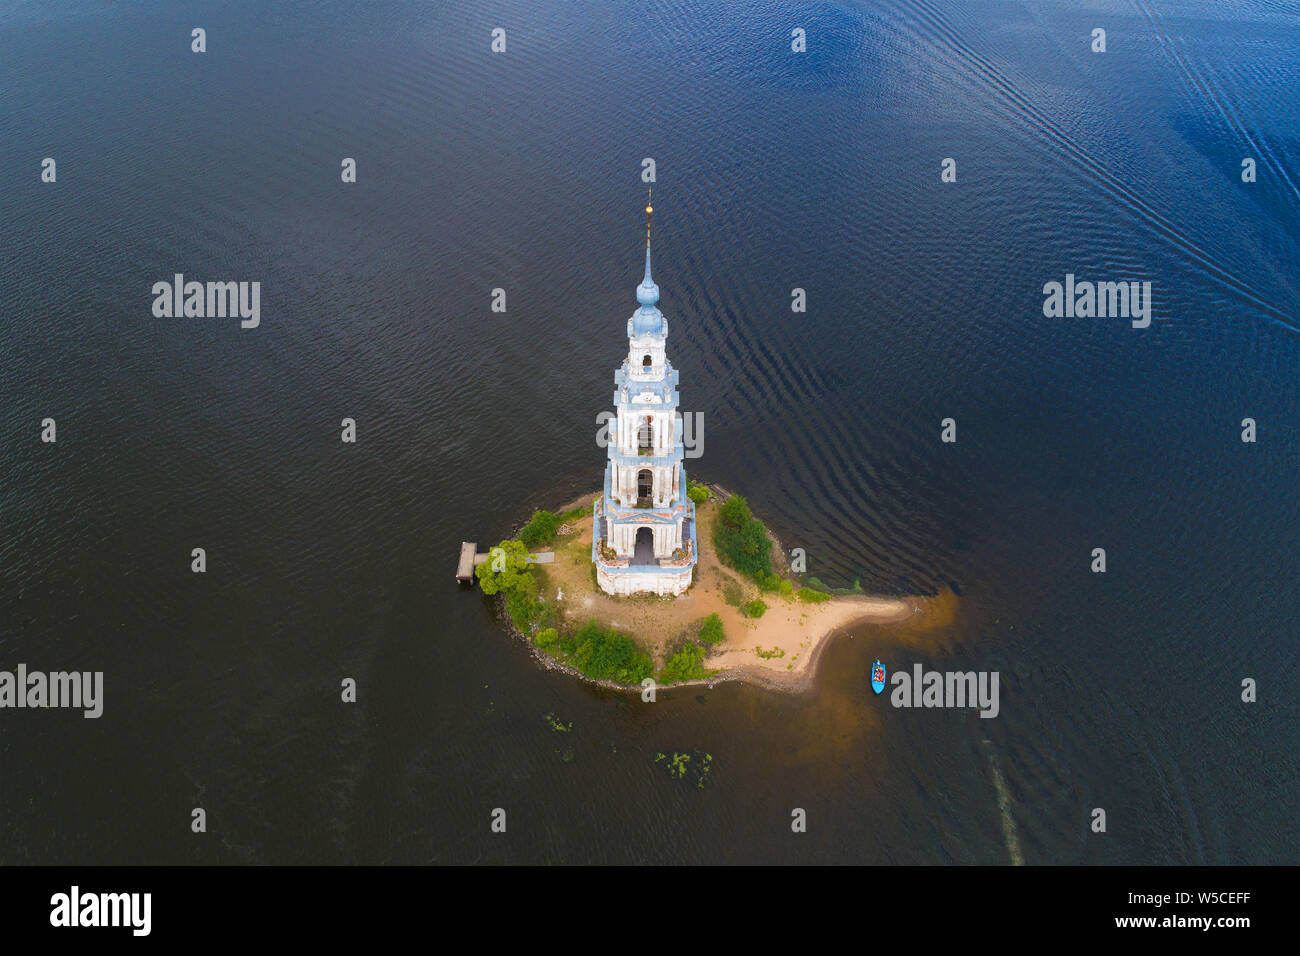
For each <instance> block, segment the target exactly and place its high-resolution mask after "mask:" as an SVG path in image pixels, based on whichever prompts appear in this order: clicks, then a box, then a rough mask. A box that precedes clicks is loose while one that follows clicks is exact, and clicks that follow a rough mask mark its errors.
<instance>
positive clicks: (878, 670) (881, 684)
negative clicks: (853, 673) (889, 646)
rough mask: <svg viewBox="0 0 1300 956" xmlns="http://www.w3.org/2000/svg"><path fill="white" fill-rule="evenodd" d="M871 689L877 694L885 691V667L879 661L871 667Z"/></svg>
mask: <svg viewBox="0 0 1300 956" xmlns="http://www.w3.org/2000/svg"><path fill="white" fill-rule="evenodd" d="M871 689H872V690H874V691H875V692H876V693H877V694H879V693H880V692H881V691H882V690H884V689H885V665H884V664H882V663H880V661H879V660H877V661H876V662H875V663H874V664H872V665H871Z"/></svg>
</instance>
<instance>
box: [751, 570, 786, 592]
mask: <svg viewBox="0 0 1300 956" xmlns="http://www.w3.org/2000/svg"><path fill="white" fill-rule="evenodd" d="M754 580H755V581H756V582H757V583H758V589H759V590H760V591H768V592H774V591H779V590H781V584H782V581H781V579H780V578H779V577H777V576H776V575H775V574H773V573H772V572H771V571H768V572H767V573H766V574H760V575H758V577H756V578H755V579H754Z"/></svg>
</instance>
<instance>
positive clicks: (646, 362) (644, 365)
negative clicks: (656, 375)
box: [641, 355, 654, 368]
mask: <svg viewBox="0 0 1300 956" xmlns="http://www.w3.org/2000/svg"><path fill="white" fill-rule="evenodd" d="M653 364H654V363H653V362H651V361H650V356H648V355H647V356H646V357H645V358H643V359H642V360H641V367H642V368H649V367H650V366H651V365H653Z"/></svg>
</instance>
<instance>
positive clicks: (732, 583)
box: [722, 578, 745, 607]
mask: <svg viewBox="0 0 1300 956" xmlns="http://www.w3.org/2000/svg"><path fill="white" fill-rule="evenodd" d="M722 600H724V601H726V602H727V603H728V604H730V605H731V606H732V607H740V605H741V602H742V601H744V600H745V592H744V591H742V590H741V589H740V582H739V581H737V580H736V579H735V578H727V580H726V581H724V582H723V583H722Z"/></svg>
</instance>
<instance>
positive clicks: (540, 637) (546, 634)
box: [533, 627, 560, 648]
mask: <svg viewBox="0 0 1300 956" xmlns="http://www.w3.org/2000/svg"><path fill="white" fill-rule="evenodd" d="M559 639H560V632H559V631H557V630H556V629H555V628H553V627H544V628H542V629H541V630H540V631H538V632H537V636H536V637H535V638H533V643H534V644H536V645H537V646H538V647H542V648H547V647H554V646H555V642H556V641H558V640H559Z"/></svg>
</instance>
